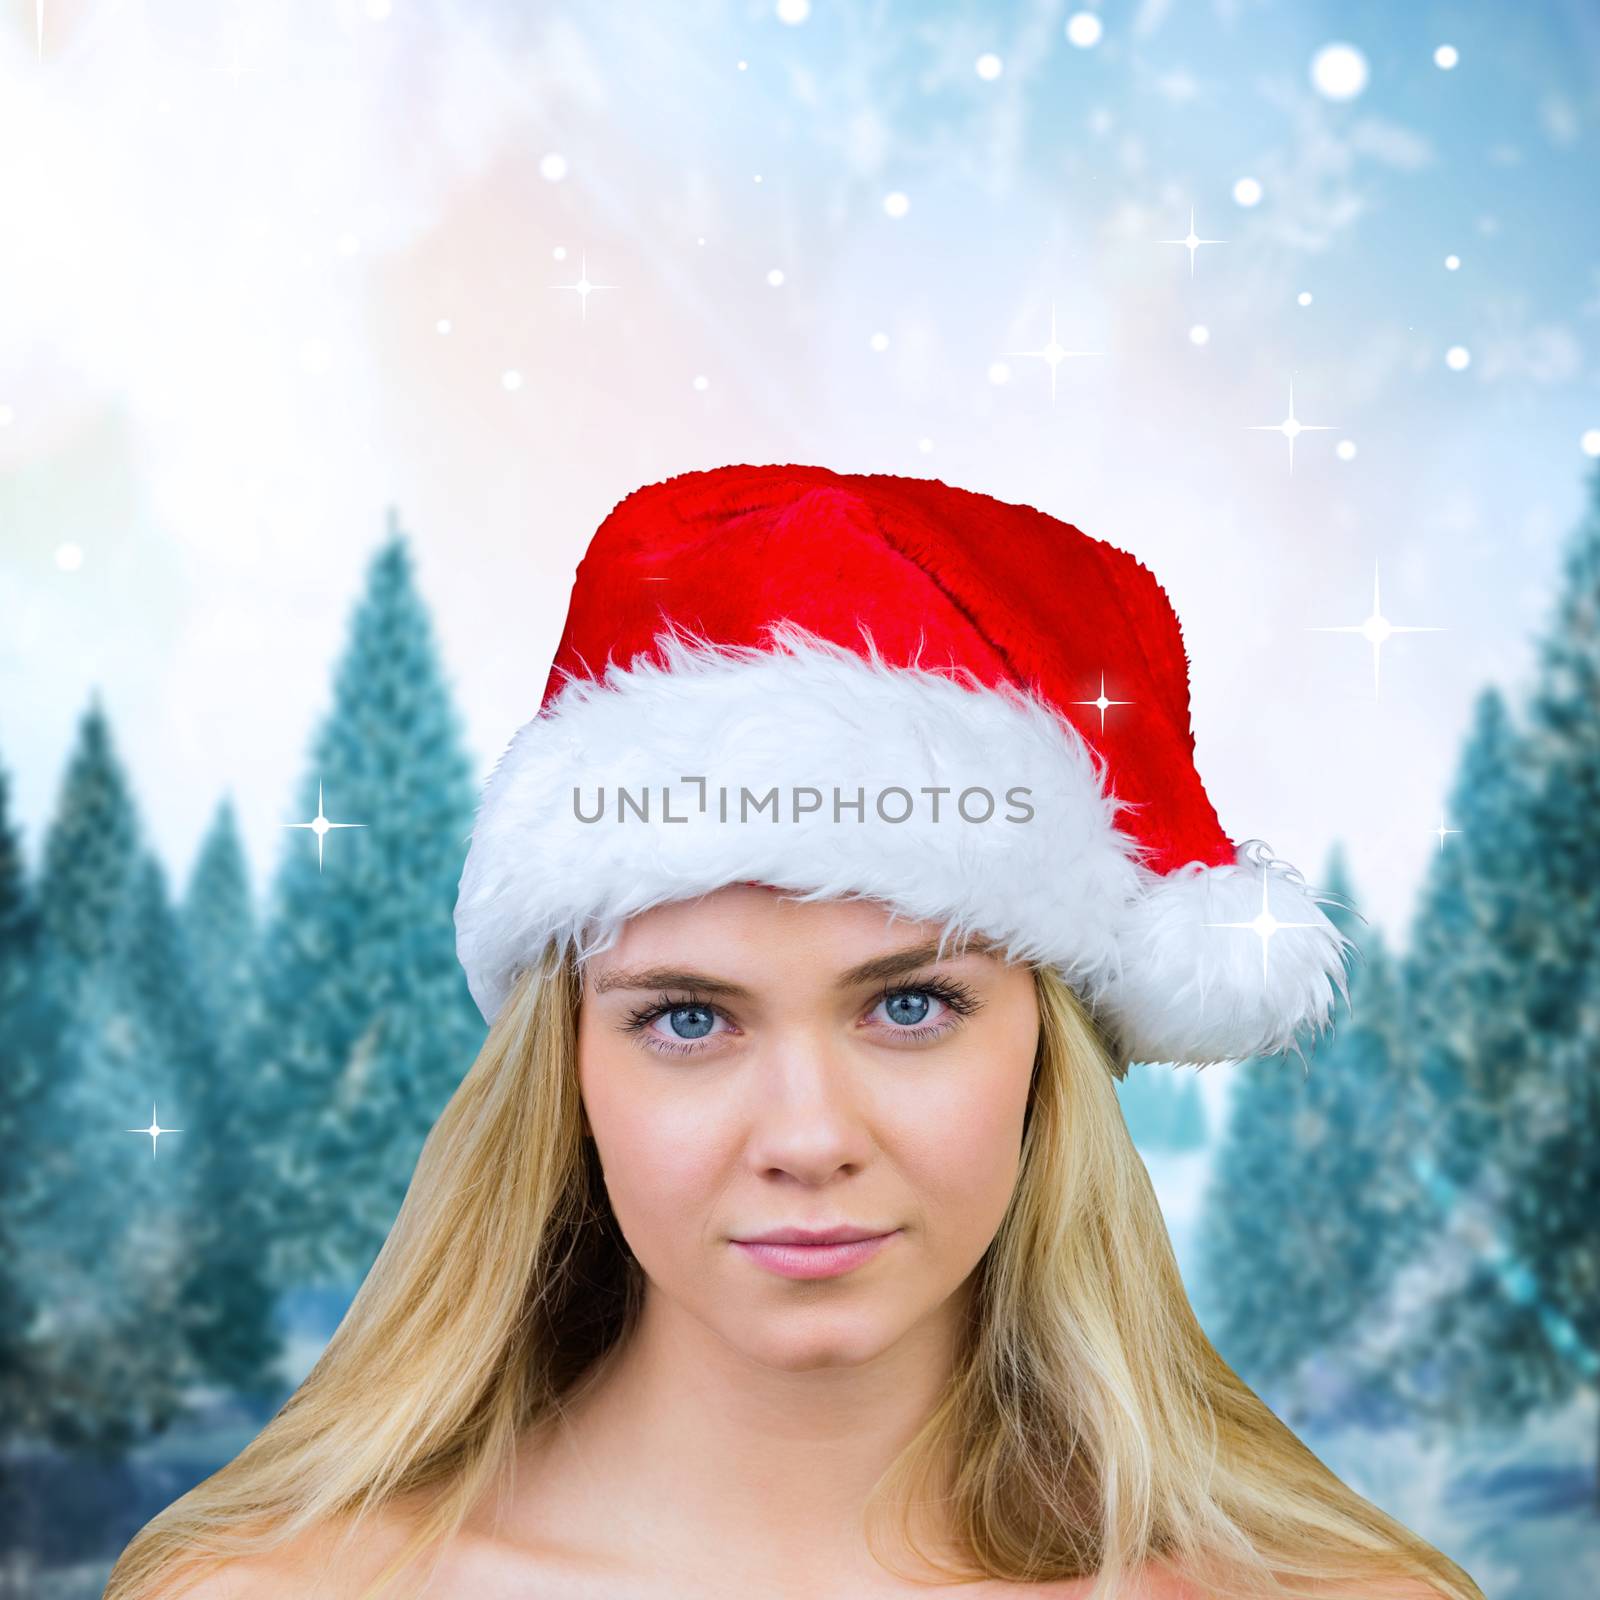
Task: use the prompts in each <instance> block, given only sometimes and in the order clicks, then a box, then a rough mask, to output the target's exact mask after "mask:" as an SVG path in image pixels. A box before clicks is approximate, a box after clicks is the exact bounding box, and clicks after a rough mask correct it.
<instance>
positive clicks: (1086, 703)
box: [1068, 672, 1134, 737]
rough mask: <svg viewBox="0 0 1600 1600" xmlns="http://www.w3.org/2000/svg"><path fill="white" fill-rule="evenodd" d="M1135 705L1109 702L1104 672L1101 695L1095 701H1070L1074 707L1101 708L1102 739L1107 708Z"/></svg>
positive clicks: (1124, 701)
mask: <svg viewBox="0 0 1600 1600" xmlns="http://www.w3.org/2000/svg"><path fill="white" fill-rule="evenodd" d="M1133 703H1134V702H1133V701H1132V700H1107V699H1106V675H1105V673H1103V672H1102V673H1101V674H1100V693H1099V695H1098V696H1097V697H1096V698H1095V699H1093V700H1071V701H1068V704H1069V705H1074V706H1098V707H1099V708H1100V733H1101V736H1102V737H1104V736H1105V731H1106V707H1107V706H1131V705H1132V704H1133Z"/></svg>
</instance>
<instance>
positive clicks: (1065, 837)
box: [455, 622, 1342, 1061]
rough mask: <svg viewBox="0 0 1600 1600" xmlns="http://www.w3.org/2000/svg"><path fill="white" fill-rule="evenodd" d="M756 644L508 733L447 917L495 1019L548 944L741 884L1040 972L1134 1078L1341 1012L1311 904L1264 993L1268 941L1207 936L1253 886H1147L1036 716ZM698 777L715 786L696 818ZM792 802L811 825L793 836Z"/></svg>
mask: <svg viewBox="0 0 1600 1600" xmlns="http://www.w3.org/2000/svg"><path fill="white" fill-rule="evenodd" d="M768 633H769V636H770V638H771V640H772V646H773V647H772V648H770V649H769V648H764V647H763V648H756V647H748V648H738V647H730V646H725V645H717V644H711V643H709V642H707V641H704V640H694V639H690V640H688V641H687V642H686V641H685V640H684V639H683V638H681V637H680V636H679V635H678V632H677V630H675V629H674V630H672V631H671V632H669V633H665V634H663V636H662V637H661V639H660V640H659V641H658V643H659V646H660V649H661V653H662V654H663V656H664V657H665V658H666V660H665V664H664V665H662V664H658V663H657V662H656V661H654V660H653V659H651V658H650V657H649V656H644V655H641V656H639V657H637V658H636V659H635V661H634V663H633V664H632V665H631V666H630V667H628V668H623V667H620V666H618V665H616V664H615V663H612V662H608V663H607V666H606V670H605V673H604V676H603V678H601V679H598V680H596V679H587V678H579V677H569V679H568V681H567V682H566V683H565V684H564V685H563V686H562V688H561V691H560V692H559V694H558V695H557V696H556V697H555V698H554V700H553V701H552V702H551V704H550V706H549V707H548V708H547V710H546V711H545V712H544V713H543V714H542V715H540V716H537V717H535V718H534V719H533V720H532V721H530V722H528V723H527V724H525V725H524V726H523V727H522V728H521V729H520V730H519V731H518V732H517V734H516V736H515V737H514V738H513V739H512V741H511V744H510V745H509V747H508V748H507V750H506V752H505V754H504V755H503V756H502V757H501V759H500V761H499V763H498V764H497V766H496V768H495V770H494V772H493V773H492V774H491V776H490V778H489V780H488V782H487V783H486V785H485V787H484V792H483V796H482V799H481V802H480V805H479V808H478V815H477V820H476V824H475V826H474V829H473V834H472V844H471V848H470V849H469V851H468V853H467V860H466V866H465V869H464V871H463V872H462V876H461V885H460V893H459V895H458V897H457V901H456V908H455V922H456V949H457V954H458V956H459V958H460V961H461V964H462V966H463V968H464V969H465V971H466V974H467V981H468V987H469V988H470V989H471V992H472V996H473V999H474V1000H475V1001H476V1002H477V1004H478V1007H479V1010H480V1011H481V1012H482V1013H483V1015H484V1017H485V1018H486V1019H488V1020H492V1019H493V1018H494V1016H495V1015H496V1014H497V1013H498V1011H499V1009H500V1005H501V1003H502V1002H503V1001H504V999H505V996H506V994H507V993H508V992H509V989H510V987H511V984H512V981H513V980H514V978H515V975H516V973H517V971H518V969H520V968H521V967H522V966H525V965H526V964H528V963H529V962H530V961H531V960H533V959H535V958H536V957H537V955H538V953H539V952H540V951H541V950H542V949H543V948H544V945H545V943H546V941H548V940H550V939H554V940H556V941H557V944H558V947H561V948H568V947H570V948H571V949H572V950H573V951H574V953H575V954H576V955H577V956H578V958H579V959H580V960H586V959H588V957H589V956H591V955H594V954H596V953H598V952H599V951H601V950H603V949H606V948H608V947H609V946H610V945H611V944H612V943H613V942H614V941H615V939H616V937H617V935H618V934H619V933H620V931H621V928H622V925H623V924H624V923H625V922H626V921H627V919H628V918H629V917H631V916H634V915H636V914H638V913H639V912H642V911H645V910H648V909H649V908H650V907H652V906H655V905H660V904H662V903H664V902H667V901H674V900H681V899H689V898H693V897H695V896H698V895H702V894H706V893H709V892H710V891H712V890H714V889H717V888H720V887H722V886H723V885H725V884H730V883H739V882H745V881H751V882H758V883H770V884H777V885H780V886H782V887H784V888H786V889H790V890H794V891H797V898H799V899H803V900H817V899H835V898H841V897H858V896H859V897H867V898H871V899H873V900H876V901H879V902H881V903H883V904H885V905H886V906H889V907H891V908H892V909H893V910H894V911H896V912H898V913H900V914H902V915H904V916H906V917H908V918H910V919H912V920H916V921H921V920H930V921H937V922H939V923H941V925H943V926H944V927H945V928H946V930H947V931H948V933H949V934H950V935H951V936H953V937H960V935H961V934H962V933H964V932H968V931H976V932H980V933H983V934H986V935H988V936H989V937H990V938H993V939H997V940H999V941H1001V942H1002V943H1003V944H1004V946H1005V947H1006V951H1007V954H1008V955H1009V956H1010V957H1011V958H1012V959H1014V960H1019V961H1038V962H1050V963H1053V964H1054V965H1056V966H1057V967H1058V968H1060V970H1061V972H1062V973H1063V975H1064V976H1065V977H1066V979H1067V981H1068V982H1069V983H1071V984H1072V985H1073V987H1074V989H1075V990H1076V991H1077V992H1078V993H1079V994H1080V995H1081V996H1082V997H1083V998H1084V1000H1085V1001H1086V1002H1087V1003H1088V1004H1089V1005H1090V1006H1091V1007H1094V1008H1095V1009H1096V1010H1097V1012H1098V1013H1099V1014H1101V1015H1102V1016H1104V1017H1105V1018H1106V1019H1107V1020H1108V1021H1109V1022H1111V1023H1112V1025H1113V1026H1114V1027H1115V1028H1116V1030H1117V1031H1118V1033H1119V1034H1120V1036H1121V1038H1122V1041H1123V1043H1124V1046H1125V1048H1127V1049H1128V1050H1129V1052H1130V1054H1131V1055H1132V1056H1133V1058H1134V1059H1136V1060H1166V1061H1184V1060H1188V1061H1198V1060H1224V1059H1232V1058H1235V1057H1238V1056H1242V1055H1246V1054H1250V1053H1253V1052H1255V1051H1257V1050H1258V1049H1264V1048H1265V1047H1266V1046H1267V1045H1269V1044H1280V1045H1281V1044H1285V1043H1287V1042H1289V1040H1290V1038H1291V1037H1292V1035H1293V1033H1294V1031H1295V1029H1296V1028H1298V1027H1299V1026H1300V1025H1301V1024H1302V1023H1304V1022H1306V1021H1308V1020H1315V1019H1316V1018H1317V1017H1318V1016H1319V1015H1320V1011H1321V1009H1322V1007H1323V1005H1324V1002H1325V1001H1327V1000H1329V999H1331V989H1330V988H1329V985H1328V979H1327V973H1326V968H1327V966H1328V965H1329V962H1330V957H1333V958H1336V954H1337V949H1338V945H1337V943H1336V941H1338V940H1339V935H1338V934H1337V931H1336V930H1334V929H1333V927H1332V924H1331V923H1329V922H1328V921H1327V919H1326V917H1324V916H1323V914H1322V913H1321V912H1320V911H1318V910H1317V909H1316V906H1315V904H1314V903H1313V902H1312V901H1311V899H1310V898H1309V897H1308V896H1307V895H1306V894H1305V893H1304V891H1302V890H1300V889H1298V888H1296V887H1295V884H1294V882H1293V881H1291V879H1290V878H1288V877H1286V876H1283V875H1281V874H1274V875H1272V902H1271V904H1272V911H1273V914H1274V915H1275V916H1277V917H1278V918H1279V919H1280V920H1281V921H1293V922H1312V921H1315V922H1316V923H1317V928H1316V929H1315V930H1313V931H1304V930H1293V931H1289V932H1285V933H1284V934H1283V935H1282V936H1281V937H1278V938H1275V939H1274V940H1273V941H1272V950H1271V965H1270V968H1269V970H1270V982H1269V984H1268V985H1267V986H1266V987H1265V988H1264V987H1263V984H1262V979H1261V970H1260V968H1261V955H1260V943H1259V940H1258V939H1256V938H1255V937H1254V936H1253V935H1252V934H1250V933H1249V932H1245V931H1240V930H1234V929H1226V930H1222V929H1208V928H1202V927H1200V926H1199V923H1200V922H1202V921H1229V922H1232V921H1247V920H1248V919H1250V918H1251V917H1253V916H1255V915H1256V914H1257V912H1258V911H1259V910H1260V883H1261V874H1262V872H1263V871H1264V870H1266V869H1264V868H1263V867H1261V866H1260V864H1259V863H1252V864H1246V865H1243V866H1240V867H1237V868H1236V867H1221V868H1216V869H1205V868H1203V867H1200V866H1199V864H1198V863H1196V864H1195V865H1194V866H1193V867H1190V868H1186V869H1184V871H1183V873H1174V874H1169V875H1167V876H1165V877H1163V876H1162V875H1160V874H1157V873H1154V872H1151V871H1150V870H1148V869H1147V868H1146V867H1145V866H1144V865H1143V864H1142V857H1143V856H1144V855H1145V854H1146V852H1145V851H1144V850H1143V849H1142V847H1141V846H1140V845H1139V843H1138V842H1137V841H1136V840H1135V839H1134V838H1132V837H1131V836H1129V835H1128V834H1126V833H1124V832H1122V831H1121V830H1120V829H1118V828H1117V827H1116V826H1115V817H1116V814H1117V813H1118V812H1119V811H1120V810H1122V809H1123V805H1122V803H1121V802H1120V801H1119V800H1117V799H1116V798H1115V795H1114V794H1113V793H1110V792H1108V790H1107V786H1106V783H1105V778H1106V772H1105V764H1104V762H1103V761H1102V760H1101V759H1100V757H1099V756H1098V755H1097V754H1096V752H1095V751H1094V750H1093V749H1092V748H1091V747H1090V746H1089V745H1088V743H1087V742H1086V741H1085V740H1084V739H1083V738H1082V737H1081V736H1080V735H1079V734H1078V732H1077V730H1076V729H1074V728H1073V727H1072V726H1071V725H1070V724H1069V723H1066V722H1064V721H1063V720H1062V719H1060V718H1059V717H1057V716H1056V714H1055V713H1054V712H1052V711H1051V710H1050V709H1049V708H1048V707H1047V706H1045V705H1043V704H1041V703H1040V702H1038V701H1037V700H1034V699H1032V698H1031V697H1029V696H1027V695H1024V694H1022V693H1021V692H1020V691H1018V690H1015V689H1012V688H1009V687H1007V688H1004V689H1000V690H996V689H992V688H988V687H987V686H985V685H983V684H981V683H980V682H979V681H978V680H976V679H974V678H972V676H971V675H970V674H959V675H957V676H950V675H946V674H945V673H944V672H935V671H931V670H923V669H919V667H918V666H917V665H916V664H913V666H911V667H901V666H898V665H893V664H890V663H886V662H885V661H883V660H882V658H881V657H880V656H879V655H878V653H877V651H876V649H875V648H873V647H872V643H871V640H870V638H869V639H868V640H867V651H868V655H867V656H866V657H863V656H862V655H861V654H858V653H857V652H856V651H854V650H851V649H847V648H845V647H844V646H842V645H839V644H836V643H834V642H832V641H829V640H826V639H823V638H821V637H820V636H818V635H816V634H813V633H810V632H809V631H808V630H805V629H803V628H800V627H799V626H798V625H795V624H792V623H787V622H785V623H778V624H774V625H773V626H772V627H770V628H769V629H768ZM820 708H826V711H827V715H826V716H819V715H818V712H819V709H820ZM691 778H700V779H703V780H704V786H705V794H706V799H707V804H706V806H705V809H704V810H703V811H701V810H700V809H698V807H697V804H696V800H697V797H698V795H699V793H700V792H701V791H700V788H699V786H698V785H696V784H693V783H691V782H689V781H688V780H689V779H691ZM774 785H776V786H777V787H778V790H779V797H780V800H781V801H782V804H783V806H784V808H785V809H784V814H783V816H782V817H781V819H780V820H778V821H777V822H774V821H773V820H772V817H771V815H770V813H759V814H753V815H747V816H746V817H744V818H743V819H742V820H741V818H740V815H739V796H740V790H741V787H747V788H748V789H749V790H750V791H751V792H752V793H753V794H756V795H764V794H766V793H767V792H768V791H769V790H770V789H772V787H773V786H774ZM804 786H809V787H811V788H814V789H816V790H820V791H821V792H822V796H823V797H824V798H823V804H822V806H821V809H819V810H817V811H814V812H811V813H810V814H802V815H800V816H799V818H798V820H796V819H794V817H793V813H792V810H791V809H790V807H791V805H792V799H791V797H792V795H793V793H794V791H795V790H796V789H798V788H801V787H804ZM934 786H942V787H944V788H945V789H947V790H948V791H949V792H948V793H947V794H945V795H944V796H943V797H942V799H941V801H940V813H939V818H938V820H937V821H935V820H934V818H933V815H932V804H933V803H932V799H931V797H928V796H925V795H924V794H923V793H922V791H923V789H924V788H925V787H934ZM896 787H898V788H899V789H903V790H906V791H909V795H910V796H912V797H915V800H916V804H915V805H914V807H913V808H912V811H911V815H910V816H909V817H908V818H907V820H905V821H903V822H888V821H885V820H882V818H880V817H879V816H878V815H877V814H876V812H875V804H874V802H875V797H876V796H877V795H878V794H879V793H880V792H882V791H885V790H889V789H892V788H896ZM1013 787H1024V788H1026V789H1028V790H1029V791H1030V794H1029V795H1028V797H1027V800H1026V804H1027V805H1028V806H1031V807H1032V808H1033V816H1032V818H1031V819H1030V820H1028V821H1025V822H1017V821H1007V820H1005V819H1006V817H1007V815H1008V814H1009V815H1015V814H1016V812H1017V811H1018V810H1019V809H1020V806H1018V805H1013V804H1008V802H1007V798H1006V797H1007V793H1008V791H1009V790H1011V789H1012V788H1013ZM619 788H626V789H627V790H628V791H629V792H630V793H631V794H632V795H634V796H635V797H636V798H640V799H642V798H643V796H644V793H645V791H646V790H648V791H650V820H649V821H648V822H645V821H641V820H640V819H639V818H638V817H637V815H635V814H633V813H632V812H629V813H628V815H627V819H626V820H625V821H618V820H617V800H616V792H617V790H618V789H619ZM663 788H667V789H669V790H670V792H671V793H670V809H671V815H672V817H673V819H674V820H672V821H666V820H663V817H662V814H661V810H660V806H661V802H662V790H663ZM836 788H837V789H838V790H840V791H842V793H843V794H844V795H845V796H846V797H847V798H854V796H855V794H856V791H857V789H858V788H860V789H862V790H864V791H865V799H866V807H865V820H864V821H857V820H856V818H855V814H854V812H853V811H849V810H847V811H844V812H843V813H842V815H841V819H840V820H839V821H835V820H834V815H833V808H832V803H831V801H832V794H833V791H834V790H835V789H836ZM602 789H603V790H604V793H605V795H606V799H607V806H608V814H607V816H606V817H605V818H604V819H602V820H600V821H592V822H584V821H581V820H579V818H578V816H577V815H576V814H575V809H574V791H575V790H576V791H577V798H578V800H579V802H580V803H581V805H582V806H583V808H584V810H585V812H586V813H587V812H589V811H590V810H592V808H593V807H594V805H595V802H596V799H597V791H599V790H602ZM723 789H726V791H727V793H728V796H729V810H728V815H727V820H723V818H722V816H721V815H720V810H721V806H720V795H719V791H720V790H723ZM969 789H982V790H986V791H988V793H989V794H991V795H993V796H994V800H995V812H994V815H993V816H992V817H991V818H990V819H989V820H988V821H982V822H968V821H964V820H963V819H962V817H961V816H960V815H959V814H958V813H957V811H956V809H955V806H956V797H957V796H958V795H960V794H962V792H963V791H965V790H969ZM896 803H899V802H898V801H897V802H893V803H892V804H896ZM980 807H981V802H978V801H975V802H974V803H973V806H972V808H971V809H972V810H974V811H978V810H979V809H980ZM1279 865H1280V866H1281V864H1279ZM1297 941H1298V943H1297ZM1332 965H1334V966H1335V967H1337V965H1338V963H1337V959H1333V960H1332ZM1340 977H1341V979H1342V971H1341V972H1340Z"/></svg>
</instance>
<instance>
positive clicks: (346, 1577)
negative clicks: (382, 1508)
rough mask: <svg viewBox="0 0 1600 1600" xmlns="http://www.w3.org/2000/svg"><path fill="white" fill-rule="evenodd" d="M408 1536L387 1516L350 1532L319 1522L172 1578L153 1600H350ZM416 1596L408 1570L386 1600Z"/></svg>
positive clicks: (415, 1580)
mask: <svg viewBox="0 0 1600 1600" xmlns="http://www.w3.org/2000/svg"><path fill="white" fill-rule="evenodd" d="M407 1532H408V1526H407V1524H406V1523H405V1522H404V1521H403V1520H402V1519H401V1518H400V1517H398V1516H396V1515H393V1514H391V1513H379V1514H377V1515H375V1516H372V1517H370V1518H368V1519H367V1521H366V1522H365V1523H363V1524H362V1526H361V1527H360V1528H358V1529H356V1530H354V1531H352V1530H351V1529H349V1528H348V1527H347V1526H346V1525H345V1524H343V1523H335V1522H333V1521H326V1522H320V1523H317V1524H316V1525H314V1526H313V1527H311V1528H309V1529H307V1530H306V1531H305V1532H303V1533H300V1534H297V1535H295V1536H294V1537H293V1538H291V1539H288V1540H286V1541H285V1542H284V1543H283V1544H282V1545H280V1546H278V1547H277V1548H276V1549H274V1550H270V1551H267V1552H265V1553H263V1554H261V1555H254V1556H241V1557H239V1558H238V1559H237V1560H233V1561H228V1562H225V1563H224V1564H223V1565H221V1566H213V1567H211V1568H209V1569H208V1570H207V1571H206V1572H205V1573H204V1575H203V1576H200V1577H198V1578H196V1577H192V1576H189V1577H186V1576H185V1574H184V1573H183V1572H175V1573H174V1574H173V1575H172V1578H171V1579H170V1580H169V1583H168V1586H167V1587H165V1588H162V1589H160V1590H159V1591H157V1594H156V1596H155V1600H281V1597H282V1596H285V1595H293V1596H295V1600H354V1597H355V1596H357V1595H359V1594H360V1592H361V1590H362V1588H363V1587H364V1586H365V1585H367V1584H369V1583H371V1581H372V1580H373V1579H374V1578H375V1577H377V1575H378V1574H379V1573H380V1572H381V1571H382V1570H383V1569H384V1567H385V1566H386V1565H387V1564H388V1563H389V1562H390V1561H391V1560H393V1559H394V1557H395V1556H396V1555H397V1554H398V1553H399V1551H400V1549H401V1548H402V1546H403V1544H404V1542H405V1538H406V1534H407ZM197 1570H198V1569H196V1568H189V1569H188V1571H189V1572H190V1573H194V1572H195V1571H197ZM408 1581H409V1587H408ZM420 1592H421V1578H420V1577H419V1576H418V1573H417V1572H416V1570H414V1569H413V1568H412V1567H408V1568H407V1569H406V1571H405V1574H404V1580H403V1581H397V1582H396V1583H395V1584H394V1585H393V1587H392V1588H391V1589H389V1590H387V1591H386V1595H385V1600H412V1596H413V1595H415V1594H417V1593H420Z"/></svg>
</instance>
